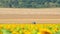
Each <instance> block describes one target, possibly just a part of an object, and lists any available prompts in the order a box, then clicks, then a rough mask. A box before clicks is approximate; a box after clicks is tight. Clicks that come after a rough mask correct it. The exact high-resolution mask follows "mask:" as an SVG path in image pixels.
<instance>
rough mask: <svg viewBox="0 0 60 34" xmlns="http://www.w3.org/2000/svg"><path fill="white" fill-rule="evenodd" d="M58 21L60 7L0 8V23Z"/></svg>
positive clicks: (59, 21)
mask: <svg viewBox="0 0 60 34" xmlns="http://www.w3.org/2000/svg"><path fill="white" fill-rule="evenodd" d="M34 21H35V22H37V23H60V8H46V9H45V8H43V9H24V8H22V9H18V8H0V23H32V22H34Z"/></svg>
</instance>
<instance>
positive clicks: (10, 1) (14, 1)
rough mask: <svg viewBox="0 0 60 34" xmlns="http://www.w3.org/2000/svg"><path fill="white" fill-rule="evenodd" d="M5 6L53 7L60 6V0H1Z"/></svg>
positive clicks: (1, 3)
mask: <svg viewBox="0 0 60 34" xmlns="http://www.w3.org/2000/svg"><path fill="white" fill-rule="evenodd" d="M0 7H5V8H52V7H60V0H0Z"/></svg>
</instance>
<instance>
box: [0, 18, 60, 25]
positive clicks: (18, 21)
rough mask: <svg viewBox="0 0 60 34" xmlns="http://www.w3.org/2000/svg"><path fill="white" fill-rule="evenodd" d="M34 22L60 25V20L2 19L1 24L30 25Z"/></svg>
mask: <svg viewBox="0 0 60 34" xmlns="http://www.w3.org/2000/svg"><path fill="white" fill-rule="evenodd" d="M33 22H36V23H42V24H43V23H47V24H49V23H52V24H53V23H56V24H57V23H58V24H60V19H0V24H1V23H17V24H19V23H20V24H23V23H25V24H26V23H27V24H30V23H33Z"/></svg>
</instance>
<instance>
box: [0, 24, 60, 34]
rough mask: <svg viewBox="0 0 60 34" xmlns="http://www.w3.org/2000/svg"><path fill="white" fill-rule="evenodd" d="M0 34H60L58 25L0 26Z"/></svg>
mask: <svg viewBox="0 0 60 34" xmlns="http://www.w3.org/2000/svg"><path fill="white" fill-rule="evenodd" d="M0 34H60V24H0Z"/></svg>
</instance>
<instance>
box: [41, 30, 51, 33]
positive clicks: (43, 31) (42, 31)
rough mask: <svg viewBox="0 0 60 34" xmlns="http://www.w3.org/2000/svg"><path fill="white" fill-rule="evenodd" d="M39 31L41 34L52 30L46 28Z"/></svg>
mask: <svg viewBox="0 0 60 34" xmlns="http://www.w3.org/2000/svg"><path fill="white" fill-rule="evenodd" d="M40 33H41V34H52V32H51V31H50V30H48V29H41V30H40Z"/></svg>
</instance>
